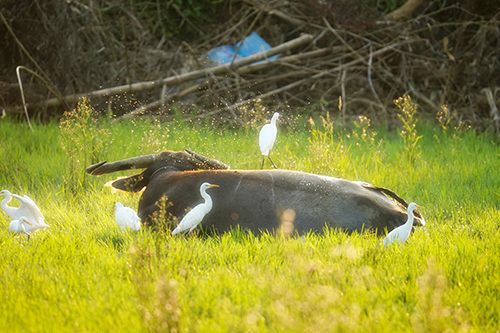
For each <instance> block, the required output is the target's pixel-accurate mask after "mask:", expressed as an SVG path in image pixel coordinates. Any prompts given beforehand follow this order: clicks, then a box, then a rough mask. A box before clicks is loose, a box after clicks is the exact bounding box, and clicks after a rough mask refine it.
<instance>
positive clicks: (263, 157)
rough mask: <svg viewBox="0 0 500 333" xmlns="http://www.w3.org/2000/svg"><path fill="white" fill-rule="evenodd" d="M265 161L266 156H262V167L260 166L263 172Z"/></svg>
mask: <svg viewBox="0 0 500 333" xmlns="http://www.w3.org/2000/svg"><path fill="white" fill-rule="evenodd" d="M264 159H265V157H264V155H262V165H261V166H260V169H261V170H262V169H264Z"/></svg>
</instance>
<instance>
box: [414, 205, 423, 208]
mask: <svg viewBox="0 0 500 333" xmlns="http://www.w3.org/2000/svg"><path fill="white" fill-rule="evenodd" d="M415 206H417V207H418V208H425V207H422V206H419V205H415Z"/></svg>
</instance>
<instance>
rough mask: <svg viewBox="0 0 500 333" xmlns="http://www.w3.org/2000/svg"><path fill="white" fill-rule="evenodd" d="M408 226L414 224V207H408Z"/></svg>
mask: <svg viewBox="0 0 500 333" xmlns="http://www.w3.org/2000/svg"><path fill="white" fill-rule="evenodd" d="M405 225H406V227H410V228H411V226H413V208H410V209H408V221H406V223H405Z"/></svg>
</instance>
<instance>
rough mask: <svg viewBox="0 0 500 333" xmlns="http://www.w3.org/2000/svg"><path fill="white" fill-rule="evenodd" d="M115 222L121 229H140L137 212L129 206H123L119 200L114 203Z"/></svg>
mask: <svg viewBox="0 0 500 333" xmlns="http://www.w3.org/2000/svg"><path fill="white" fill-rule="evenodd" d="M115 217H116V223H118V225H119V226H120V227H121V228H122V230H124V229H127V228H130V229H133V230H139V229H141V219H140V218H139V216H137V213H136V212H135V211H134V210H133V209H132V208H130V207H125V206H123V204H122V203H121V202H117V203H116V204H115Z"/></svg>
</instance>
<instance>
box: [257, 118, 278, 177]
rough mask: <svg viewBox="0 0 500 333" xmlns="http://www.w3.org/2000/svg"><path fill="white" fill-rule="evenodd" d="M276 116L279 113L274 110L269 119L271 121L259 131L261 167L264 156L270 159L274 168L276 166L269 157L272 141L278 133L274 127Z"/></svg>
mask: <svg viewBox="0 0 500 333" xmlns="http://www.w3.org/2000/svg"><path fill="white" fill-rule="evenodd" d="M278 117H279V113H278V112H275V113H274V114H273V118H272V119H271V123H270V124H266V125H264V126H263V127H262V129H261V130H260V133H259V146H260V152H261V153H262V166H261V169H262V168H264V158H265V156H267V157H268V158H269V161H271V163H272V164H273V166H274V168H275V169H277V168H278V167H277V166H276V164H274V162H273V160H272V159H271V149H272V148H273V145H274V141H275V140H276V134H277V133H278V129H277V128H276V120H277V119H278Z"/></svg>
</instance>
